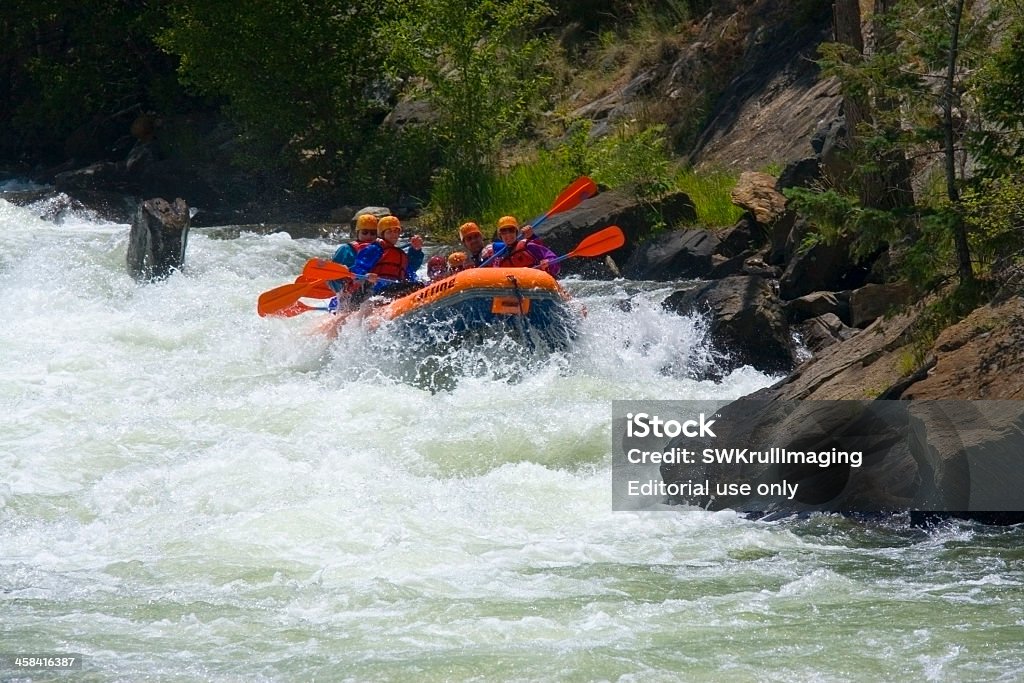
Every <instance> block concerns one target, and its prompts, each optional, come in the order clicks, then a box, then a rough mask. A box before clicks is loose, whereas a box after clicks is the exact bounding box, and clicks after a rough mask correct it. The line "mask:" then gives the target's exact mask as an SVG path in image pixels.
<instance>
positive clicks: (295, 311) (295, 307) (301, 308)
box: [274, 301, 327, 318]
mask: <svg viewBox="0 0 1024 683" xmlns="http://www.w3.org/2000/svg"><path fill="white" fill-rule="evenodd" d="M326 310H327V307H326V306H310V305H308V304H304V303H302V302H301V301H296V302H295V303H293V304H292V305H291V306H288V307H287V308H282V309H281V310H280V311H278V312H277V313H275V314H274V315H280V316H284V317H285V318H293V317H295V316H297V315H300V314H302V313H305V312H306V311H326Z"/></svg>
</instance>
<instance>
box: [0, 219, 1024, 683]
mask: <svg viewBox="0 0 1024 683" xmlns="http://www.w3.org/2000/svg"><path fill="white" fill-rule="evenodd" d="M39 213H40V211H39V207H34V208H32V209H30V208H19V207H16V206H14V205H12V204H9V203H7V202H5V201H3V200H0V311H2V323H3V324H2V326H0V634H2V635H0V655H3V654H7V655H12V654H19V653H20V654H42V653H51V654H58V653H76V654H78V655H81V656H82V657H83V658H84V666H83V668H82V669H81V670H78V671H72V672H43V673H41V674H40V673H35V674H33V677H34V679H35V680H91V681H139V680H210V681H300V680H302V681H306V680H326V681H333V680H352V681H377V680H396V681H397V680H402V681H409V680H416V681H442V680H525V681H556V680H558V681H561V680H573V681H588V680H621V681H640V680H643V681H675V680H698V681H699V680H730V681H748V680H749V681H822V680H827V681H859V680H867V681H871V680H950V681H968V680H972V681H995V680H1021V679H1024V648H1021V646H1020V642H1021V635H1022V633H1024V572H1022V562H1021V561H1022V559H1024V549H1022V540H1024V532H1022V531H1021V529H1019V528H1010V529H998V528H990V527H984V526H978V525H971V524H949V525H944V526H940V527H938V528H936V529H931V530H921V529H915V528H911V527H909V526H908V525H907V524H906V523H905V521H902V520H892V521H888V522H873V523H863V522H857V521H853V520H849V519H844V518H841V517H832V516H819V517H814V518H811V519H803V520H790V521H779V522H757V521H750V520H746V519H744V518H742V517H740V516H738V515H736V514H733V513H730V512H719V513H710V512H703V511H662V512H612V510H611V502H612V492H611V475H610V462H611V457H610V454H611V430H610V426H611V425H610V423H611V402H612V401H613V400H615V399H693V398H714V399H728V398H733V397H738V396H741V395H744V394H746V393H749V392H751V391H753V390H756V389H758V388H760V387H762V386H765V385H767V384H768V383H770V382H771V381H772V378H770V377H766V376H764V375H762V374H760V373H757V372H754V371H751V370H742V371H738V372H734V373H732V374H731V375H729V376H727V377H726V378H725V379H724V380H723V381H721V382H719V383H715V382H711V381H696V380H693V379H691V378H690V376H691V373H690V372H688V368H692V367H695V366H699V365H700V364H701V363H705V362H708V360H707V350H706V349H705V348H704V346H703V344H702V341H701V333H700V332H701V330H700V325H699V322H698V321H694V320H689V319H685V318H680V317H678V316H675V315H672V314H669V313H665V312H663V311H662V310H661V309H660V308H659V306H658V302H659V301H660V300H661V298H664V296H665V295H666V294H667V293H668V291H670V289H671V287H670V286H668V285H665V284H657V283H622V282H616V283H597V282H580V281H572V280H570V281H568V282H567V286H568V288H569V289H570V290H571V291H572V292H574V294H575V295H576V297H577V299H578V300H579V301H580V302H581V303H583V304H584V305H585V306H586V307H587V310H588V316H587V318H586V319H585V320H584V322H583V325H582V329H581V336H580V338H579V339H578V340H577V341H576V342H575V344H574V346H573V347H572V349H571V350H570V351H569V352H568V353H566V354H554V355H550V356H545V357H541V358H532V357H529V356H527V355H524V354H522V353H518V352H516V351H515V350H514V349H509V348H504V347H502V345H501V344H497V345H496V346H494V347H489V348H482V349H478V350H476V351H471V350H465V351H460V352H459V353H466V354H469V356H468V361H467V362H464V363H463V362H462V361H463V360H465V359H464V358H462V357H460V363H461V371H460V373H459V374H457V376H456V377H455V381H453V382H450V383H449V384H448V385H447V386H446V387H445V388H442V389H441V390H437V388H436V387H434V389H435V390H434V391H431V390H430V387H426V386H423V385H421V384H417V383H415V382H409V381H404V380H403V379H402V373H401V372H396V368H400V367H401V366H402V365H403V364H408V363H409V362H410V358H408V357H406V355H403V350H402V349H400V348H399V349H396V348H395V347H394V345H389V344H381V343H379V340H377V339H375V338H374V335H375V334H378V335H386V334H387V330H383V331H378V332H376V333H370V332H368V331H365V330H363V329H361V328H360V327H359V326H358V325H353V326H351V328H346V329H344V330H343V331H342V334H341V335H340V337H339V338H338V339H337V340H333V341H332V340H330V339H328V338H326V337H325V336H324V335H322V334H316V333H315V332H314V329H315V327H316V323H317V321H318V320H319V318H318V317H317V316H323V315H325V314H322V313H307V314H305V315H303V316H298V317H295V318H290V319H270V318H267V319H261V318H259V317H257V315H256V311H255V305H256V297H257V296H258V295H259V293H260V292H262V291H265V290H267V289H270V288H271V287H274V286H276V285H279V284H283V283H286V282H290V281H291V280H292V279H293V278H294V277H295V275H296V274H297V273H298V272H299V271H300V270H301V267H302V264H303V263H304V262H305V260H306V259H307V258H309V257H311V256H324V255H329V254H330V252H331V250H332V248H333V245H332V244H330V243H327V242H323V241H320V240H313V239H292V238H291V237H289V236H288V235H286V234H270V235H260V234H253V233H245V232H243V233H242V234H241V235H240V236H239V237H237V238H236V239H218V238H216V236H215V235H213V234H210V233H208V232H204V231H201V230H195V231H193V233H192V235H191V236H190V242H189V248H188V259H187V268H186V270H185V272H184V273H176V274H174V275H173V276H172V277H170V278H169V279H167V280H166V281H163V282H160V283H156V284H151V285H144V286H143V285H139V284H137V283H135V282H134V281H133V280H132V279H131V278H130V277H129V276H128V275H127V274H126V269H125V266H124V259H125V249H126V246H127V233H128V227H127V226H125V225H118V224H112V223H106V222H104V221H100V220H96V219H93V218H90V217H89V216H87V215H83V214H65V215H64V217H63V220H62V221H61V222H59V223H54V222H50V221H44V220H41V219H39V218H38V217H37V216H38V214H39ZM626 298H631V299H632V306H631V310H623V307H622V306H620V302H621V301H622V300H624V299H626ZM10 675H12V672H11V671H10V670H8V671H0V678H2V677H4V676H10Z"/></svg>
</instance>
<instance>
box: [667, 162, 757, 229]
mask: <svg viewBox="0 0 1024 683" xmlns="http://www.w3.org/2000/svg"><path fill="white" fill-rule="evenodd" d="M674 184H675V186H676V187H678V188H679V189H680V190H682V191H683V192H685V193H686V194H687V195H689V197H690V199H692V200H693V205H694V207H695V208H696V209H697V223H698V224H699V225H704V226H712V227H725V226H731V225H735V224H736V221H738V220H739V219H740V218H741V217H742V216H743V209H741V208H740V207H738V206H736V205H735V204H733V202H732V189H733V188H734V187H736V177H735V176H733V175H730V174H728V173H724V172H720V171H711V172H706V173H700V174H698V173H695V172H694V171H693V170H692V169H686V170H683V171H680V172H678V173H677V174H676V176H675V179H674Z"/></svg>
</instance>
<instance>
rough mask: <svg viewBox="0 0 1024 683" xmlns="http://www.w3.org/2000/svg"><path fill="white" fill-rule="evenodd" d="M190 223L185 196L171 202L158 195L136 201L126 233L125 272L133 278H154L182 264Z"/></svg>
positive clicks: (177, 268)
mask: <svg viewBox="0 0 1024 683" xmlns="http://www.w3.org/2000/svg"><path fill="white" fill-rule="evenodd" d="M190 225H191V216H190V215H189V210H188V205H187V204H186V203H185V200H184V199H180V198H179V199H175V200H174V203H173V204H170V203H168V202H167V201H166V200H164V199H161V198H156V199H147V200H146V201H144V202H142V203H141V204H139V209H138V213H137V214H136V215H135V220H134V221H132V229H131V232H130V233H129V235H128V253H127V262H128V272H129V273H130V274H131V276H132V277H134V278H135V279H136V280H157V279H162V278H165V277H167V276H168V275H170V274H171V271H174V270H180V269H181V267H182V266H183V265H184V264H185V246H186V245H187V244H188V229H189V226H190Z"/></svg>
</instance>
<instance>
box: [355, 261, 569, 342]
mask: <svg viewBox="0 0 1024 683" xmlns="http://www.w3.org/2000/svg"><path fill="white" fill-rule="evenodd" d="M377 298H378V297H372V298H371V299H370V300H369V303H371V304H376V305H375V306H374V307H373V308H372V309H370V310H369V311H368V313H367V316H368V319H369V323H370V325H371V327H379V326H381V325H385V324H389V325H391V326H392V328H393V329H395V330H396V331H397V332H399V333H401V334H403V335H405V336H407V337H409V338H410V339H411V340H414V341H444V342H448V343H452V342H455V341H464V340H465V339H467V338H470V339H480V338H494V337H497V336H507V335H516V336H518V337H519V338H521V339H522V340H523V341H524V342H525V343H526V344H527V345H530V346H534V345H544V346H547V347H550V348H562V347H564V346H565V345H566V344H568V343H569V342H571V341H572V339H573V338H575V336H576V331H577V326H578V323H579V320H580V318H581V317H582V307H580V306H579V305H577V304H574V303H573V302H572V301H571V299H570V297H569V295H568V294H567V293H566V291H565V290H564V289H563V288H562V287H561V285H559V284H558V282H557V281H556V280H555V278H553V277H552V276H551V275H549V274H547V273H545V272H544V271H542V270H538V269H536V268H470V269H468V270H464V271H461V272H459V273H456V274H454V275H451V276H449V277H447V278H445V279H443V280H438V281H435V282H432V283H430V284H428V285H427V286H425V287H423V288H422V289H418V290H416V291H414V292H412V293H410V294H406V295H405V296H402V297H399V298H396V299H394V300H392V301H389V302H386V303H384V302H375V301H374V300H375V299H377ZM337 317H338V318H342V317H343V316H337ZM338 322H339V323H340V322H341V321H340V320H339V321H338Z"/></svg>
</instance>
